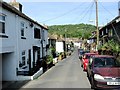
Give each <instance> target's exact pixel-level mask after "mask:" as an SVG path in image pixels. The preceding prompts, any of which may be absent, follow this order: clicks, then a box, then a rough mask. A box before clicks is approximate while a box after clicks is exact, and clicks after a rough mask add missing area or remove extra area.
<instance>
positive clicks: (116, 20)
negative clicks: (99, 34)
mask: <svg viewBox="0 0 120 90" xmlns="http://www.w3.org/2000/svg"><path fill="white" fill-rule="evenodd" d="M118 22H120V16H117V17H115V18H114V19H113V20H112V21H111V22H109V23H108V24H107V25H105V26H104V27H102V28H101V29H100V30H102V29H104V28H105V27H107V26H109V25H111V24H113V23H118Z"/></svg>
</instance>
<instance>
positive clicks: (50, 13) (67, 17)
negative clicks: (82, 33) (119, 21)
mask: <svg viewBox="0 0 120 90" xmlns="http://www.w3.org/2000/svg"><path fill="white" fill-rule="evenodd" d="M4 1H6V2H10V1H12V0H4ZM16 1H18V2H20V3H21V4H22V5H23V13H24V14H26V15H27V16H29V17H30V18H32V19H33V20H35V21H37V22H39V23H42V24H46V25H48V26H49V25H64V24H80V23H85V24H93V25H95V15H96V13H95V3H94V0H71V1H68V0H64V1H62V0H44V1H43V0H16ZM98 1H101V2H98V23H99V26H103V25H106V24H107V23H108V22H110V21H111V20H112V19H114V18H115V17H117V16H118V1H119V0H106V2H105V1H103V2H102V0H98Z"/></svg>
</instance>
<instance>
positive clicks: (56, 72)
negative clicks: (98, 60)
mask: <svg viewBox="0 0 120 90" xmlns="http://www.w3.org/2000/svg"><path fill="white" fill-rule="evenodd" d="M90 87H91V85H90V83H89V80H88V78H87V75H86V72H83V69H82V68H81V67H80V60H79V58H78V51H77V49H76V50H75V51H74V52H73V53H72V55H71V56H69V57H68V58H66V59H64V60H62V61H59V63H57V64H56V65H55V66H54V67H52V68H51V69H49V70H48V71H47V72H45V73H44V74H43V75H41V76H40V77H38V78H37V79H35V80H33V81H30V82H28V83H27V84H26V85H24V86H23V87H22V88H89V89H90Z"/></svg>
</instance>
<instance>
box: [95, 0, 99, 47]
mask: <svg viewBox="0 0 120 90" xmlns="http://www.w3.org/2000/svg"><path fill="white" fill-rule="evenodd" d="M95 5H96V31H97V48H98V46H99V29H98V0H95Z"/></svg>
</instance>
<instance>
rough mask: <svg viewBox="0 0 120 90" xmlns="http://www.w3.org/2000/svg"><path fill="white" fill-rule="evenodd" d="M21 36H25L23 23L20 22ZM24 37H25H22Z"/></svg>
mask: <svg viewBox="0 0 120 90" xmlns="http://www.w3.org/2000/svg"><path fill="white" fill-rule="evenodd" d="M21 37H25V23H24V22H21ZM22 39H25V38H22Z"/></svg>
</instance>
